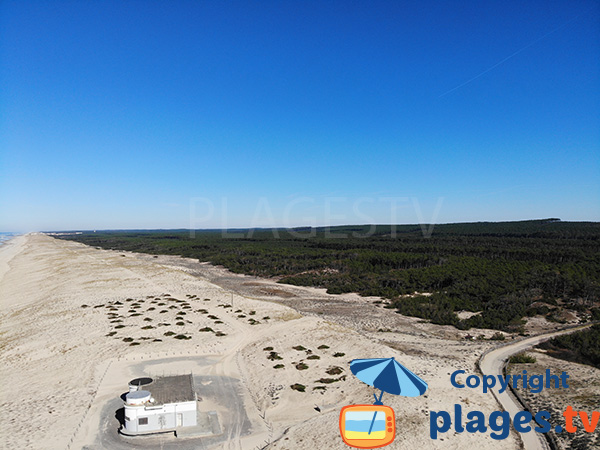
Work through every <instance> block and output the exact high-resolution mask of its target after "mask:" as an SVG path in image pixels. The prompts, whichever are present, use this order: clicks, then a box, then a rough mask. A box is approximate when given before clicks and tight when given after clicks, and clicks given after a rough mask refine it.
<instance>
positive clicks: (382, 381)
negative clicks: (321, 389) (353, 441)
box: [350, 358, 427, 434]
mask: <svg viewBox="0 0 600 450" xmlns="http://www.w3.org/2000/svg"><path fill="white" fill-rule="evenodd" d="M350 370H351V371H352V373H353V374H354V376H356V378H358V379H359V380H360V381H362V382H363V383H366V384H368V385H369V386H373V387H374V388H376V389H381V394H380V395H379V398H377V395H376V394H373V396H374V397H375V405H383V403H381V398H382V397H383V393H384V392H387V393H388V394H394V395H402V396H404V397H418V396H419V395H423V394H424V393H425V391H426V390H427V383H425V381H423V380H422V379H421V378H419V377H418V376H416V375H415V374H414V373H412V372H411V371H410V370H408V369H407V368H406V367H404V366H403V365H402V364H400V363H399V362H398V361H396V360H395V359H394V358H372V359H355V360H353V361H351V362H350ZM376 416H377V413H375V415H373V420H372V421H371V427H370V428H369V434H371V429H372V428H373V423H374V422H375V417H376Z"/></svg>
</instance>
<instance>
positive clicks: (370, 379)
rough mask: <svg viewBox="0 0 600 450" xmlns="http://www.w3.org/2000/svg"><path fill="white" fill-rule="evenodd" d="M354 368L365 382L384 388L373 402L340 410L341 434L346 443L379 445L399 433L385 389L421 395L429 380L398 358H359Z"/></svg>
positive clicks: (412, 395) (366, 445)
mask: <svg viewBox="0 0 600 450" xmlns="http://www.w3.org/2000/svg"><path fill="white" fill-rule="evenodd" d="M350 370H351V371H352V373H353V374H354V375H355V376H356V377H357V378H358V379H359V380H361V381H362V382H364V383H366V384H368V385H370V386H373V387H375V388H377V389H380V390H381V394H380V395H379V398H377V395H375V394H373V396H374V397H375V403H373V404H372V405H348V406H344V407H343V408H342V411H341V412H340V434H341V436H342V439H343V441H344V442H345V443H346V445H349V446H351V447H356V448H379V447H385V446H386V445H389V444H391V443H392V442H393V441H394V438H395V437H396V417H395V414H394V410H393V409H392V408H390V407H389V406H385V405H384V404H383V403H382V402H381V399H382V397H383V393H384V392H387V393H388V394H393V395H402V396H405V397H417V396H419V395H423V394H424V393H425V391H426V390H427V383H425V381H423V380H422V379H421V378H419V377H418V376H417V375H415V374H414V373H412V372H411V371H410V370H408V369H407V368H406V367H404V366H403V365H402V364H400V363H398V361H396V360H395V359H394V358H373V359H355V360H353V361H351V362H350Z"/></svg>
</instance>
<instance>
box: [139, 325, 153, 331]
mask: <svg viewBox="0 0 600 450" xmlns="http://www.w3.org/2000/svg"><path fill="white" fill-rule="evenodd" d="M153 328H154V327H153V326H152V325H146V326H145V327H142V330H151V329H153Z"/></svg>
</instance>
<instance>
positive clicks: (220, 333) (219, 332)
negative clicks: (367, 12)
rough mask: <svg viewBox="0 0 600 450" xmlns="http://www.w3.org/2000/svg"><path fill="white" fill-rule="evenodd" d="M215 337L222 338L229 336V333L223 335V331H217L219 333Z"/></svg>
mask: <svg viewBox="0 0 600 450" xmlns="http://www.w3.org/2000/svg"><path fill="white" fill-rule="evenodd" d="M215 336H217V337H221V336H227V333H223V332H222V331H217V332H216V333H215Z"/></svg>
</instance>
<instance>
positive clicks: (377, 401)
mask: <svg viewBox="0 0 600 450" xmlns="http://www.w3.org/2000/svg"><path fill="white" fill-rule="evenodd" d="M373 397H375V403H374V404H375V405H383V403H381V398H382V397H383V389H382V390H381V394H380V395H379V400H378V399H377V395H375V394H373ZM376 417H377V411H375V414H373V418H372V419H371V426H369V432H368V433H367V434H371V431H372V430H373V425H374V424H375V418H376Z"/></svg>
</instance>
